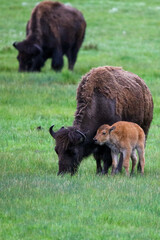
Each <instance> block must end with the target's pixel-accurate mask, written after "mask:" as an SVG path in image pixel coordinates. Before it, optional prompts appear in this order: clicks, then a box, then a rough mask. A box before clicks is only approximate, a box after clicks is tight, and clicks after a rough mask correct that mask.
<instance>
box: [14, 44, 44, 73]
mask: <svg viewBox="0 0 160 240" xmlns="http://www.w3.org/2000/svg"><path fill="white" fill-rule="evenodd" d="M13 46H14V47H15V48H16V49H17V50H18V51H19V53H18V56H17V59H18V61H19V71H20V72H21V71H27V72H33V71H40V69H41V67H42V66H43V65H44V60H43V57H42V55H43V51H42V48H41V47H40V46H39V45H38V44H33V43H31V42H29V41H27V40H24V41H22V42H18V43H17V42H14V43H13Z"/></svg>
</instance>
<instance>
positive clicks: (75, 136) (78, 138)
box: [68, 130, 86, 145]
mask: <svg viewBox="0 0 160 240" xmlns="http://www.w3.org/2000/svg"><path fill="white" fill-rule="evenodd" d="M68 137H69V140H70V141H71V143H72V144H73V145H78V144H80V143H83V142H84V141H85V139H86V136H85V135H84V134H83V133H82V132H81V131H79V130H76V131H75V132H69V134H68Z"/></svg>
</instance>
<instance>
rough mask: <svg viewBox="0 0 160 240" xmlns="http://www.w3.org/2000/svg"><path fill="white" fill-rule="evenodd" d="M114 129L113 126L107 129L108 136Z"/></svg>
mask: <svg viewBox="0 0 160 240" xmlns="http://www.w3.org/2000/svg"><path fill="white" fill-rule="evenodd" d="M115 128H116V127H115V126H113V127H111V128H110V129H109V134H110V133H111V132H112V131H113V130H114V129H115Z"/></svg>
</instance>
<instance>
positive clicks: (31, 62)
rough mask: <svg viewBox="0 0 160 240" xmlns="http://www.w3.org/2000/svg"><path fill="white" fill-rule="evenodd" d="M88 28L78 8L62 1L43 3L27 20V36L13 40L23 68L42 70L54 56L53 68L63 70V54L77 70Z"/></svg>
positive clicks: (20, 68) (23, 69) (24, 69)
mask: <svg viewBox="0 0 160 240" xmlns="http://www.w3.org/2000/svg"><path fill="white" fill-rule="evenodd" d="M85 28H86V22H85V20H84V17H83V15H82V13H81V12H80V11H78V10H77V9H75V8H72V7H70V6H67V5H64V4H61V3H59V2H51V1H44V2H41V3H39V4H38V5H37V6H36V7H35V8H34V9H33V11H32V15H31V18H30V20H29V22H28V23H27V27H26V39H25V40H24V41H22V42H18V43H17V42H15V43H13V46H14V47H15V48H16V49H17V50H18V51H19V54H18V57H17V59H18V61H19V71H40V69H41V67H42V66H43V65H44V63H45V61H46V60H47V59H48V58H51V59H52V68H53V69H54V70H56V71H60V70H61V69H62V67H63V55H66V56H67V58H68V68H69V69H70V70H73V67H74V64H75V62H76V58H77V53H78V50H79V48H80V47H81V44H82V42H83V39H84V35H85Z"/></svg>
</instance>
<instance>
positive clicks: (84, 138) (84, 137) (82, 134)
mask: <svg viewBox="0 0 160 240" xmlns="http://www.w3.org/2000/svg"><path fill="white" fill-rule="evenodd" d="M76 132H78V133H79V134H80V135H81V136H82V137H83V141H82V142H84V141H85V140H86V136H85V135H84V133H82V132H81V131H79V130H76Z"/></svg>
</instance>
